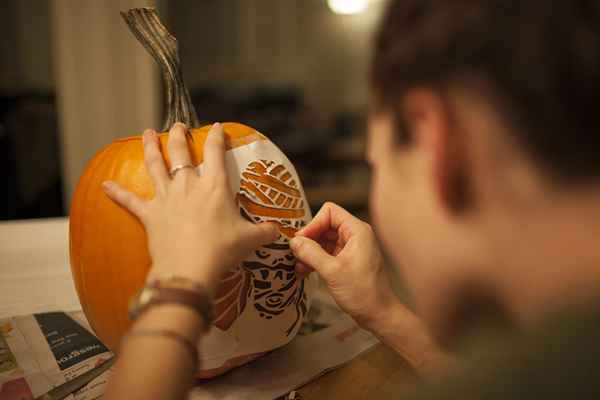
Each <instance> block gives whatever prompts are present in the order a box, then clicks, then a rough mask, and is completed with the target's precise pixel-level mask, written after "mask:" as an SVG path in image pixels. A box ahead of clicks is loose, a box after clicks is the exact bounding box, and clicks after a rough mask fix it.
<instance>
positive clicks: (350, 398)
mask: <svg viewBox="0 0 600 400" xmlns="http://www.w3.org/2000/svg"><path fill="white" fill-rule="evenodd" d="M80 308H81V306H80V305H79V301H78V299H77V295H76V293H75V287H74V285H73V280H72V278H71V271H70V269H69V251H68V220H67V219H66V218H56V219H42V220H28V221H15V222H0V318H2V317H7V316H12V315H19V314H31V313H35V312H44V311H50V310H64V311H72V310H79V309H80ZM411 381H412V372H411V370H410V368H409V367H408V365H407V364H406V363H405V362H404V361H403V360H402V359H401V358H399V357H398V356H396V355H395V353H394V352H393V351H391V350H389V349H388V348H386V347H385V346H383V345H377V346H375V347H374V348H373V349H371V350H369V351H367V352H365V353H363V354H362V355H361V356H359V357H357V358H356V359H355V360H353V361H352V362H351V363H349V364H348V365H346V366H344V367H342V368H339V369H337V370H335V371H332V372H330V373H328V374H326V375H324V376H322V377H320V378H318V379H317V380H315V381H313V382H312V383H310V384H308V385H306V386H305V387H303V388H301V389H300V390H299V392H300V394H301V396H302V399H305V400H311V399H345V400H354V399H367V398H379V397H378V396H377V394H378V393H397V392H396V388H400V389H401V388H402V387H404V386H405V385H408V384H410V382H411ZM390 387H393V390H390Z"/></svg>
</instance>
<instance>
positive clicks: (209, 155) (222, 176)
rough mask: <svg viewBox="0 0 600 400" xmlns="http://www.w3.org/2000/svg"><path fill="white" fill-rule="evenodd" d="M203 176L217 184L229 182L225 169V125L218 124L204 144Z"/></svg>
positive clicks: (210, 131) (209, 133) (213, 127)
mask: <svg viewBox="0 0 600 400" xmlns="http://www.w3.org/2000/svg"><path fill="white" fill-rule="evenodd" d="M202 176H203V177H206V178H208V179H214V180H215V181H217V182H226V181H227V170H226V169H225V134H224V132H223V125H221V124H220V123H218V122H216V123H215V124H213V126H212V127H211V128H210V130H209V131H208V136H207V137H206V141H205V142H204V165H203V166H202Z"/></svg>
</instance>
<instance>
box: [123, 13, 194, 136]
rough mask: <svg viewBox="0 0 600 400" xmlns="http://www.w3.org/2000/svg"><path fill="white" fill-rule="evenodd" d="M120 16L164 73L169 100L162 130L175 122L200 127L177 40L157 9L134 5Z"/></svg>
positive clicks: (166, 94)
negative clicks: (186, 84)
mask: <svg viewBox="0 0 600 400" xmlns="http://www.w3.org/2000/svg"><path fill="white" fill-rule="evenodd" d="M121 16H122V17H123V19H124V20H125V22H126V23H127V25H128V26H129V29H130V30H131V32H132V33H133V34H134V35H135V37H136V38H137V40H139V41H140V43H142V44H143V45H144V47H145V48H146V50H147V51H148V52H149V53H150V55H152V57H154V59H155V60H156V62H157V63H158V65H159V67H160V70H161V72H162V76H163V82H164V85H165V97H166V103H167V116H166V117H167V118H166V120H165V124H164V126H163V131H168V130H169V129H170V128H171V126H172V125H173V124H174V123H175V122H183V123H185V124H186V125H187V126H188V127H190V128H197V127H198V126H199V125H200V124H199V122H198V116H197V115H196V111H195V110H194V106H193V105H192V100H191V98H190V94H189V92H188V90H187V88H186V87H185V83H184V82H183V73H182V72H181V63H180V61H179V49H178V46H177V39H175V37H174V36H173V35H171V34H170V33H169V31H168V30H167V28H165V26H164V25H163V24H162V23H161V22H160V20H159V19H158V15H157V13H156V10H155V9H154V8H150V7H145V8H132V9H131V10H129V11H126V12H125V11H122V12H121Z"/></svg>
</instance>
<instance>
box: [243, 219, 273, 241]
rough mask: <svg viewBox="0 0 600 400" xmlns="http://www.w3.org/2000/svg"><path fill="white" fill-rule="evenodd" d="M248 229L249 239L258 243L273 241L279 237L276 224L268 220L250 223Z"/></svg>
mask: <svg viewBox="0 0 600 400" xmlns="http://www.w3.org/2000/svg"><path fill="white" fill-rule="evenodd" d="M249 231H250V232H249V234H248V236H249V239H250V241H252V242H253V244H258V245H263V244H269V243H273V242H274V241H275V240H277V238H278V237H279V229H278V228H277V224H274V223H270V222H263V223H260V224H251V225H250V229H249Z"/></svg>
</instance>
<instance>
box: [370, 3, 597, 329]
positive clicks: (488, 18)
mask: <svg viewBox="0 0 600 400" xmlns="http://www.w3.org/2000/svg"><path fill="white" fill-rule="evenodd" d="M370 86H371V91H372V96H373V100H372V110H371V113H370V129H369V130H370V133H369V150H368V151H369V154H368V158H369V161H370V163H371V164H372V166H373V172H374V174H373V192H372V199H371V204H372V211H373V215H374V220H375V226H376V228H377V230H378V232H379V234H380V237H381V239H382V241H383V243H384V247H385V248H386V249H387V251H388V252H389V253H390V254H391V256H392V257H393V259H394V261H396V262H398V263H399V265H400V269H401V272H402V274H403V276H404V277H405V278H406V282H407V283H408V284H409V286H411V287H412V289H413V291H414V293H415V294H416V301H417V305H419V306H421V307H423V309H424V311H425V312H426V313H429V314H430V315H435V314H436V313H439V312H441V311H439V310H443V309H444V308H443V307H438V306H439V305H441V304H444V303H445V302H451V299H453V298H454V297H453V296H454V294H455V293H454V291H455V290H463V289H464V287H474V288H485V290H487V292H488V293H502V294H503V295H504V294H506V292H507V291H510V290H517V289H515V288H518V287H519V285H518V284H517V283H515V282H516V276H517V274H518V273H519V269H522V271H523V273H522V277H523V278H522V279H524V280H525V279H529V278H532V277H535V276H536V275H535V274H536V273H538V272H540V271H541V270H540V268H542V266H543V264H544V263H548V264H551V263H552V262H553V261H554V259H550V258H553V257H554V255H555V253H556V252H558V251H559V250H561V249H546V248H539V246H540V245H541V246H543V243H545V242H544V239H545V238H550V236H551V235H554V237H556V235H561V234H566V232H557V231H552V230H553V229H558V228H557V227H558V226H562V227H563V228H565V227H566V228H565V229H571V228H573V229H575V228H576V227H574V225H569V224H571V223H574V222H573V221H558V220H557V221H555V222H556V223H554V222H553V218H555V215H553V214H552V213H549V210H553V209H554V208H553V207H554V206H557V205H558V204H574V203H573V202H571V203H569V199H570V200H573V199H578V201H579V199H581V201H583V199H584V198H585V197H586V196H587V195H585V194H583V193H588V192H595V191H596V186H597V183H598V182H599V181H600V129H599V128H600V118H599V117H598V112H597V111H596V108H597V107H598V105H599V104H600V102H599V101H600V3H598V2H597V1H595V0H588V1H575V0H573V1H555V2H547V1H541V0H538V1H506V0H488V1H479V0H456V1H447V0H396V1H391V4H390V5H389V7H388V9H387V11H386V13H385V15H384V17H383V19H382V21H381V23H380V27H379V30H378V32H377V34H376V37H375V41H374V49H373V60H372V65H371V72H370ZM587 197H589V196H587ZM573 212H574V214H573V215H576V210H574V211H573ZM556 218H559V217H557V216H556ZM536 247H537V248H536ZM559 247H560V246H559ZM553 252H554V253H553ZM536 255H537V258H536ZM531 263H533V264H534V265H532V264H531ZM564 267H565V268H567V267H568V266H564ZM529 284H531V285H532V286H535V285H536V284H537V283H536V282H530V283H529ZM509 286H510V287H512V288H513V289H510V290H509V289H507V287H509ZM524 287H526V286H525V285H523V286H522V287H520V288H519V289H518V290H523V288H524ZM522 295H523V296H527V293H522ZM438 317H439V316H438ZM434 323H436V322H435V321H434Z"/></svg>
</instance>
